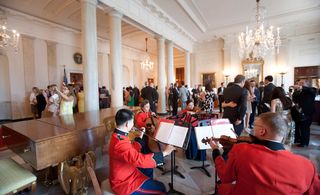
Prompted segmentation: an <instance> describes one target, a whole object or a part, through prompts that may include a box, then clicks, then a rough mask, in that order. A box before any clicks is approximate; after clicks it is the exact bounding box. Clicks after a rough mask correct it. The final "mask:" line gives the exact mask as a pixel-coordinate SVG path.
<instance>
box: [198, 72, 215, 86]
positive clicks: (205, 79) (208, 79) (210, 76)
mask: <svg viewBox="0 0 320 195" xmlns="http://www.w3.org/2000/svg"><path fill="white" fill-rule="evenodd" d="M201 76H202V85H203V86H205V85H206V84H207V83H211V86H212V87H213V88H215V87H216V79H215V73H203V74H202V75H201Z"/></svg>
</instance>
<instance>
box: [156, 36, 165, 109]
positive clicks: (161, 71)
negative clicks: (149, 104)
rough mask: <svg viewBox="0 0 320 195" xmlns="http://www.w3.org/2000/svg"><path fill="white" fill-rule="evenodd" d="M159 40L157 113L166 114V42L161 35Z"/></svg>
mask: <svg viewBox="0 0 320 195" xmlns="http://www.w3.org/2000/svg"><path fill="white" fill-rule="evenodd" d="M157 41H158V93H159V100H158V107H157V113H160V114H165V113H166V94H165V85H166V69H165V44H164V38H163V37H161V36H160V37H157Z"/></svg>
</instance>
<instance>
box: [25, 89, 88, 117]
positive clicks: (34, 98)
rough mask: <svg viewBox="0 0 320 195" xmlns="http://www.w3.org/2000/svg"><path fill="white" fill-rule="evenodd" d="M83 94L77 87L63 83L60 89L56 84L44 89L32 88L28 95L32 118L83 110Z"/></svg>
mask: <svg viewBox="0 0 320 195" xmlns="http://www.w3.org/2000/svg"><path fill="white" fill-rule="evenodd" d="M83 98H84V95H83V92H82V89H81V88H80V87H79V88H78V89H77V88H74V87H72V86H66V85H63V86H62V87H61V91H60V90H59V89H58V87H57V85H56V84H52V85H49V86H48V87H47V89H45V90H42V89H41V90H39V89H38V88H37V87H33V88H32V92H31V94H30V97H29V101H30V105H31V112H32V115H33V118H34V119H35V118H41V117H42V116H43V113H45V116H57V115H65V114H73V113H75V112H78V111H80V112H81V111H82V112H83V111H84V101H83Z"/></svg>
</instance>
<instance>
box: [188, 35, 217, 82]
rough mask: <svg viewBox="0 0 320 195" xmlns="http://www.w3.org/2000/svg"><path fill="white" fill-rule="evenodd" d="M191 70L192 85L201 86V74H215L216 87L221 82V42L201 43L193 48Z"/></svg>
mask: <svg viewBox="0 0 320 195" xmlns="http://www.w3.org/2000/svg"><path fill="white" fill-rule="evenodd" d="M193 58H194V60H193V63H194V64H193V70H194V72H191V80H193V82H194V83H193V85H194V84H202V77H201V75H202V74H203V73H215V80H216V87H218V86H219V85H220V82H221V81H222V80H223V76H222V71H223V40H221V39H219V40H213V41H210V42H203V43H199V44H196V45H195V46H194V53H193Z"/></svg>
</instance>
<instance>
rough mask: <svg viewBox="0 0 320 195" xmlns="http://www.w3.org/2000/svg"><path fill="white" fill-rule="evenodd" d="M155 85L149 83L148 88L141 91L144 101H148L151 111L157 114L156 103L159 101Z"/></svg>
mask: <svg viewBox="0 0 320 195" xmlns="http://www.w3.org/2000/svg"><path fill="white" fill-rule="evenodd" d="M152 86H153V83H149V85H148V86H146V87H145V88H143V89H142V90H141V97H142V98H143V99H147V100H149V103H150V109H151V110H152V112H156V105H155V103H156V102H157V101H158V97H159V96H158V92H157V90H156V89H155V88H153V87H152Z"/></svg>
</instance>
